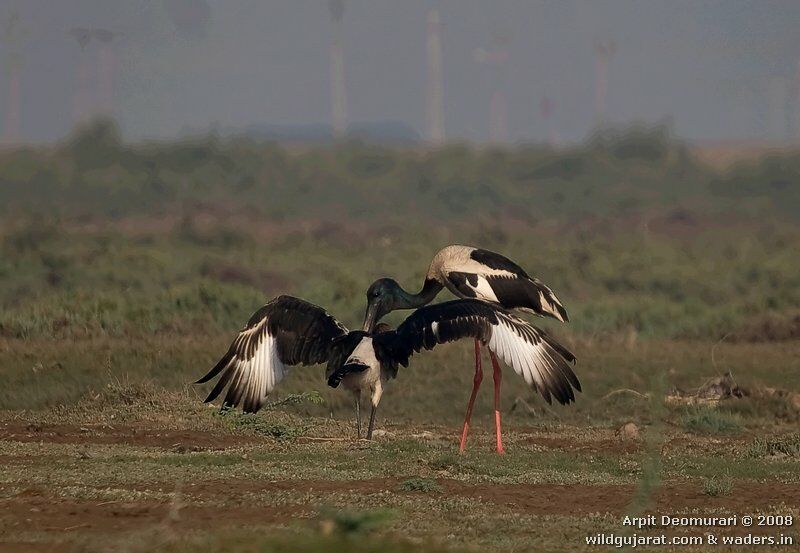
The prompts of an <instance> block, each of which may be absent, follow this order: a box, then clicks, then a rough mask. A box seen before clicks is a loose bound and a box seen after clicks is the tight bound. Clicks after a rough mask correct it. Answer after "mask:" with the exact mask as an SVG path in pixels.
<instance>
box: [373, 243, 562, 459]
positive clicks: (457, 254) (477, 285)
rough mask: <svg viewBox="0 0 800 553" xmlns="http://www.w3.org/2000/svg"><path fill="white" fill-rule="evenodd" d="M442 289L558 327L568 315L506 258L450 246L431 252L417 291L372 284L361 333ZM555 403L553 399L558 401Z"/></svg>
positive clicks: (391, 283)
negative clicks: (552, 321)
mask: <svg viewBox="0 0 800 553" xmlns="http://www.w3.org/2000/svg"><path fill="white" fill-rule="evenodd" d="M442 288H447V289H448V290H450V292H452V293H453V295H455V296H456V297H459V298H465V299H466V298H474V299H477V300H480V301H483V302H488V303H489V304H492V305H495V306H499V307H502V308H504V309H508V310H519V311H523V312H526V313H533V314H535V315H538V316H541V317H552V318H554V319H558V320H559V321H562V322H566V321H568V320H569V317H568V316H567V310H566V309H565V308H564V306H563V305H562V304H561V301H559V299H558V298H557V297H556V295H555V293H553V291H552V290H551V289H550V288H548V287H547V286H546V285H545V284H544V283H542V282H541V281H540V280H538V279H536V278H533V277H531V276H529V275H528V273H526V272H525V270H524V269H522V268H521V267H520V266H519V265H517V264H516V263H514V262H513V261H511V260H510V259H508V258H507V257H505V256H503V255H500V254H499V253H495V252H491V251H488V250H482V249H478V248H473V247H470V246H458V245H453V246H447V247H445V248H442V249H441V250H439V252H437V253H436V255H435V256H434V257H433V260H431V264H430V266H429V268H428V272H427V273H426V275H425V282H424V283H423V286H422V289H421V290H420V291H419V292H418V293H416V294H411V293H409V292H407V291H406V290H404V289H403V288H402V287H401V286H400V285H399V284H398V283H397V282H396V281H395V280H393V279H390V278H382V279H379V280H376V281H375V282H374V283H372V285H371V286H370V287H369V289H368V290H367V311H366V314H365V316H364V330H365V331H369V330H370V329H371V328H372V327H373V325H374V324H375V323H376V322H377V321H379V320H380V319H381V317H383V316H384V315H386V314H387V313H390V312H392V311H394V310H397V309H416V308H418V307H421V306H423V305H427V304H428V303H430V302H431V301H433V299H434V298H435V297H436V295H437V294H438V293H439V292H440V291H441V290H442ZM480 349H481V341H480V340H479V339H478V338H476V339H475V378H474V380H473V385H472V393H471V395H470V399H469V404H468V405H467V412H466V415H465V417H464V428H463V430H462V432H461V444H460V446H459V451H462V452H463V451H464V449H465V448H466V445H467V432H468V431H469V424H470V420H471V418H472V408H473V405H474V403H475V396H476V395H477V393H478V388H479V387H480V385H481V381H482V380H483V371H482V368H481V355H480ZM489 355H490V357H491V360H492V368H493V372H494V375H493V376H494V388H495V389H494V409H495V431H496V436H497V452H498V453H503V452H504V448H503V439H502V431H501V425H500V384H501V381H502V373H501V371H500V366H499V365H498V363H497V357H496V356H495V351H493V350H492V348H489ZM570 355H571V354H570ZM539 391H540V392H541V393H542V395H543V396H544V398H545V400H546V401H547V402H548V403H550V401H551V400H550V395H549V394H546V393H545V391H543V390H539ZM556 398H557V399H558V396H556ZM562 403H563V402H562Z"/></svg>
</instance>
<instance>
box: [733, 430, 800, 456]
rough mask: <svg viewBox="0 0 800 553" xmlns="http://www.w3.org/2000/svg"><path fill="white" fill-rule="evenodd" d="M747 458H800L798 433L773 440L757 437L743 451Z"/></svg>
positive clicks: (799, 436) (799, 434)
mask: <svg viewBox="0 0 800 553" xmlns="http://www.w3.org/2000/svg"><path fill="white" fill-rule="evenodd" d="M745 455H746V456H747V457H751V458H756V459H761V458H764V457H800V433H798V434H789V435H788V436H777V437H774V438H762V437H758V438H756V439H755V440H753V442H752V443H751V444H750V445H749V446H748V447H747V449H746V450H745Z"/></svg>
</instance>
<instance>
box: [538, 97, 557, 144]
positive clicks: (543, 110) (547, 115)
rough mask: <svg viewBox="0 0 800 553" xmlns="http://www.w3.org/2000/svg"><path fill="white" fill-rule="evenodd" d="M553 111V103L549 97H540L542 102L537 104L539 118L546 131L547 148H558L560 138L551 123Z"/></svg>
mask: <svg viewBox="0 0 800 553" xmlns="http://www.w3.org/2000/svg"><path fill="white" fill-rule="evenodd" d="M555 111H556V103H555V101H554V100H553V99H552V98H550V97H549V96H542V100H541V101H540V102H539V116H540V117H541V118H542V121H544V124H545V128H546V129H547V144H548V145H549V146H558V144H559V143H560V142H561V137H560V136H559V134H558V130H557V129H556V127H555V124H554V123H553V115H554V114H555Z"/></svg>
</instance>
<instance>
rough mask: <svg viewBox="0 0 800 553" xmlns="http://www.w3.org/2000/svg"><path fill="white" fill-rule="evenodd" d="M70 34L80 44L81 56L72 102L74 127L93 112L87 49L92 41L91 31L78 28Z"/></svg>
mask: <svg viewBox="0 0 800 553" xmlns="http://www.w3.org/2000/svg"><path fill="white" fill-rule="evenodd" d="M69 34H70V35H71V36H72V38H74V39H75V41H76V42H77V43H78V47H79V48H80V54H79V57H78V67H77V70H76V73H75V96H74V97H73V100H72V122H73V124H74V125H80V124H81V123H84V122H85V121H86V119H87V118H88V117H89V114H90V111H91V106H90V105H91V100H90V96H91V92H90V89H89V73H90V71H91V70H90V68H89V60H88V57H87V52H86V47H87V46H88V45H89V43H90V42H91V41H92V31H91V29H84V28H79V27H76V28H74V29H70V31H69Z"/></svg>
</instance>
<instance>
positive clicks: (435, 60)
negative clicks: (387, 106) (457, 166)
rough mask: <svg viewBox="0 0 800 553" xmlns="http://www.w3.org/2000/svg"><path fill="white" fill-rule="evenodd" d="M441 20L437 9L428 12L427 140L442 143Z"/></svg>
mask: <svg viewBox="0 0 800 553" xmlns="http://www.w3.org/2000/svg"><path fill="white" fill-rule="evenodd" d="M441 32H442V22H441V18H440V16H439V10H438V9H436V8H434V9H432V10H431V11H430V12H428V105H427V108H428V141H429V142H430V143H431V144H433V145H440V144H443V143H444V139H445V137H444V76H443V68H442V36H441Z"/></svg>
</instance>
